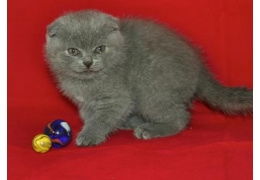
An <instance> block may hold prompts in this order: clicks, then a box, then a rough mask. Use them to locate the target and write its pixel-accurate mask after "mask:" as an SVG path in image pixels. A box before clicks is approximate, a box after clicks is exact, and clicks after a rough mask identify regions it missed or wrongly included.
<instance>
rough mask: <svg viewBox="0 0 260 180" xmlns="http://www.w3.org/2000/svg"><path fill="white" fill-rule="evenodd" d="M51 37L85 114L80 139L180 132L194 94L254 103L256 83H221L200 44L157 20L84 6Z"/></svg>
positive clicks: (231, 103)
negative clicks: (248, 85)
mask: <svg viewBox="0 0 260 180" xmlns="http://www.w3.org/2000/svg"><path fill="white" fill-rule="evenodd" d="M46 38H47V40H46V41H47V42H46V56H47V59H48V60H47V61H48V64H49V65H50V68H51V70H52V72H53V73H54V75H55V77H56V79H57V82H58V85H59V87H60V89H61V91H62V92H63V93H64V95H66V96H68V97H69V98H70V99H71V100H72V101H73V102H74V103H75V104H76V105H77V106H78V109H79V114H80V116H81V118H82V120H83V121H84V126H83V128H82V130H81V132H80V133H79V134H78V137H77V139H76V144H77V145H79V146H88V145H96V144H99V143H101V142H103V141H105V140H106V137H107V136H108V134H109V133H111V132H113V131H115V130H117V129H121V128H128V129H133V130H134V135H135V136H136V137H137V138H139V139H151V138H155V137H163V136H170V135H174V134H177V133H179V132H180V131H182V130H183V129H184V128H185V127H186V125H187V124H188V122H189V116H190V115H189V111H188V109H189V107H190V105H191V102H192V100H193V99H194V97H198V98H200V99H201V100H204V101H205V102H207V103H208V104H209V105H210V106H211V107H213V108H217V109H219V110H222V111H224V112H227V113H231V114H235V113H245V112H251V111H252V91H250V90H247V89H245V88H229V87H224V86H222V85H221V84H219V83H218V82H217V81H216V80H215V79H214V78H213V77H212V75H211V74H210V73H209V72H208V70H207V69H206V68H205V66H204V65H203V64H202V62H201V61H200V59H201V57H200V55H199V54H198V53H197V52H196V50H194V48H192V47H191V46H190V45H189V44H188V43H186V42H185V41H184V40H183V39H182V38H181V37H179V36H178V35H176V34H175V33H174V32H172V31H169V30H168V29H167V28H165V27H163V26H161V25H158V24H156V23H153V22H150V21H144V20H139V19H118V18H116V17H113V16H111V15H108V14H105V13H101V12H98V11H92V10H88V11H79V12H75V13H69V14H66V15H65V16H62V17H59V18H58V19H56V20H55V21H54V22H53V23H51V24H50V25H49V26H48V28H47V35H46Z"/></svg>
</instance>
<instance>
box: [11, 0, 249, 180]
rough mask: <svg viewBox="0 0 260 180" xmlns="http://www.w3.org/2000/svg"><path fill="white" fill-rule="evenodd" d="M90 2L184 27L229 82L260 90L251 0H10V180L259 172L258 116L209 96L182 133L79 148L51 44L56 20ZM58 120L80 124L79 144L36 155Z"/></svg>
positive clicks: (115, 138) (125, 136)
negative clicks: (47, 54)
mask: <svg viewBox="0 0 260 180" xmlns="http://www.w3.org/2000/svg"><path fill="white" fill-rule="evenodd" d="M88 8H94V9H99V10H102V11H105V12H107V13H111V14H113V15H116V16H120V17H122V16H125V15H136V16H139V17H145V18H152V19H156V20H158V21H161V22H163V23H165V24H167V25H168V26H170V27H172V28H176V29H177V30H178V31H179V32H181V33H182V34H184V35H185V36H186V37H187V38H188V39H189V40H191V41H192V42H193V43H194V44H196V45H198V46H199V47H201V48H202V49H203V51H204V54H205V57H206V61H207V62H208V64H209V66H210V67H211V69H212V71H213V72H214V73H215V74H216V76H217V78H218V79H219V80H220V81H221V82H222V83H224V84H225V85H229V86H239V85H245V86H247V87H252V1H251V0H217V1H213V0H196V1H194V0H160V1H159V0H139V1H134V0H133V1H123V0H110V1H107V0H55V1H54V0H38V1H36V0H23V1H20V0H9V1H8V177H9V179H10V180H15V179H19V180H22V179H31V180H36V179H37V180H43V179H44V180H46V179H66V180H67V179H68V180H70V179H71V180H75V179H77V180H81V179H88V180H106V179H109V180H127V179H137V180H138V179H154V180H158V179H163V180H168V179H169V180H170V179H178V180H186V179H189V180H190V179H192V180H209V179H210V180H224V179H228V180H230V179H232V180H233V179H234V180H248V179H252V118H251V117H250V116H245V117H242V116H236V117H231V116H225V115H223V114H219V113H217V112H214V111H212V110H209V109H208V108H207V107H205V106H204V105H202V104H200V103H195V106H194V108H193V110H192V122H191V126H190V128H189V129H187V130H186V131H184V132H182V133H181V134H179V135H177V136H173V137H167V138H160V139H154V140H149V141H143V140H137V139H135V138H134V137H133V135H132V132H131V131H119V132H117V133H115V134H113V135H111V137H110V138H109V139H108V141H107V142H106V143H104V144H102V145H100V146H97V147H86V148H79V147H76V146H75V144H74V141H75V136H76V134H77V132H78V131H79V129H80V126H81V122H80V120H79V117H78V114H77V111H76V108H75V107H74V106H73V105H72V104H71V103H70V102H69V101H68V100H67V99H66V98H64V97H63V96H61V95H60V94H59V92H58V90H57V89H56V87H55V85H54V82H53V80H52V78H51V76H50V74H49V72H48V70H47V66H46V64H45V62H44V55H43V45H44V39H45V28H46V25H47V24H48V23H50V22H51V21H52V20H53V19H54V18H56V17H57V16H59V15H61V14H62V13H64V12H67V11H71V10H79V9H88ZM56 118H64V119H65V120H67V121H68V122H69V123H70V124H71V126H72V128H73V132H74V137H73V142H72V143H71V144H70V145H69V146H68V147H66V148H63V149H60V150H51V151H50V152H48V153H46V154H38V153H36V152H34V151H33V150H32V148H31V140H32V138H33V136H34V135H35V134H37V133H41V132H42V129H43V127H44V126H45V125H46V124H47V123H48V122H49V121H52V120H53V119H56Z"/></svg>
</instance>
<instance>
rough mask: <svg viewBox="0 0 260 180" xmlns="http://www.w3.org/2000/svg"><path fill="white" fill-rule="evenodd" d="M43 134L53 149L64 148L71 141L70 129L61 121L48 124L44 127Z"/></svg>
mask: <svg viewBox="0 0 260 180" xmlns="http://www.w3.org/2000/svg"><path fill="white" fill-rule="evenodd" d="M44 134H46V135H48V136H49V137H50V138H51V141H52V147H54V148H61V147H64V146H66V145H67V144H68V143H69V142H70V140H71V128H70V126H69V124H68V123H67V122H66V121H64V120H62V119H57V120H54V121H52V122H50V123H49V124H48V125H47V126H46V127H45V129H44Z"/></svg>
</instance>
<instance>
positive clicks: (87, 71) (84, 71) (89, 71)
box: [76, 68, 102, 74]
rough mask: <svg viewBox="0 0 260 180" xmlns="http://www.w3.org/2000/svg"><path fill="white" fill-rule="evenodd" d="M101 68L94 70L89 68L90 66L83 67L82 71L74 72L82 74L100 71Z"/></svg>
mask: <svg viewBox="0 0 260 180" xmlns="http://www.w3.org/2000/svg"><path fill="white" fill-rule="evenodd" d="M101 70H102V69H98V70H96V69H91V68H89V69H84V70H83V71H76V73H79V74H84V73H98V72H100V71H101Z"/></svg>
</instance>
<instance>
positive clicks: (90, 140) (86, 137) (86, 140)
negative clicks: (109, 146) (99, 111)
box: [76, 131, 106, 146]
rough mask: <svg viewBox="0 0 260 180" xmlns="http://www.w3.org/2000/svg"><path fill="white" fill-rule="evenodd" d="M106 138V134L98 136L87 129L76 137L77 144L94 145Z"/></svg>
mask: <svg viewBox="0 0 260 180" xmlns="http://www.w3.org/2000/svg"><path fill="white" fill-rule="evenodd" d="M105 140H106V137H105V136H98V135H94V134H91V133H88V132H86V131H84V132H80V133H79V134H78V137H77V139H76V145H77V146H93V145H98V144H100V143H102V142H104V141H105Z"/></svg>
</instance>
